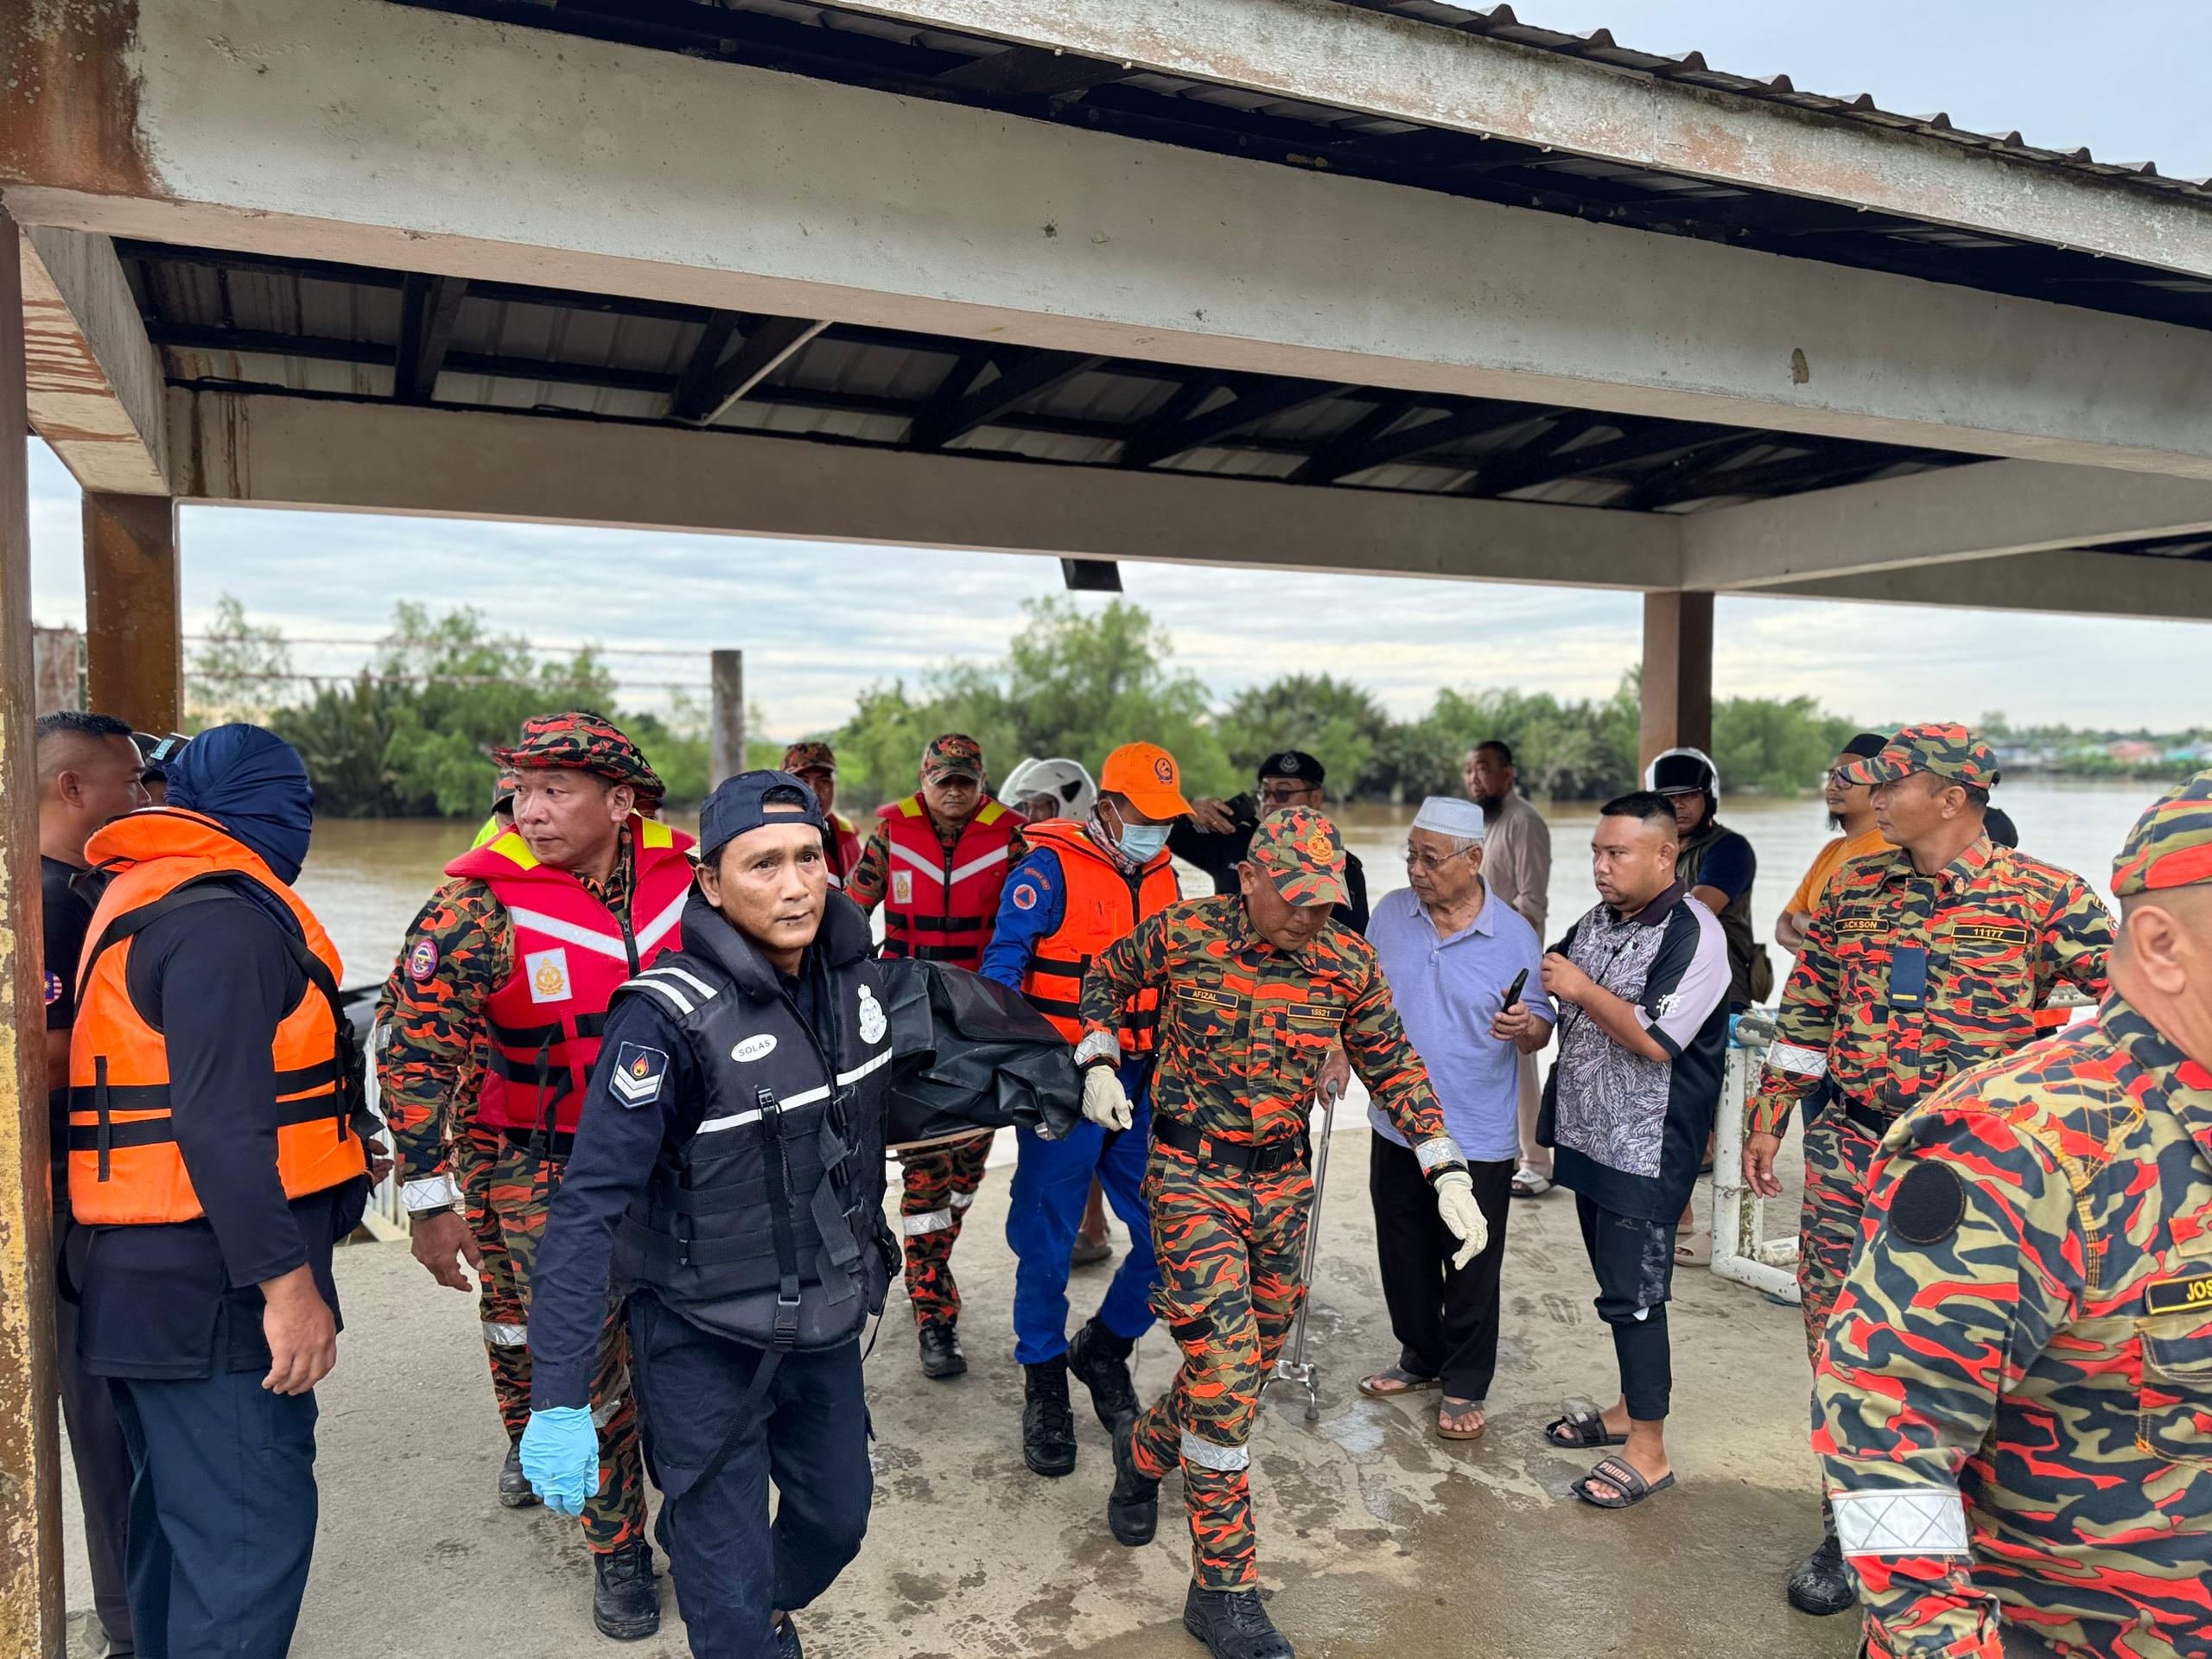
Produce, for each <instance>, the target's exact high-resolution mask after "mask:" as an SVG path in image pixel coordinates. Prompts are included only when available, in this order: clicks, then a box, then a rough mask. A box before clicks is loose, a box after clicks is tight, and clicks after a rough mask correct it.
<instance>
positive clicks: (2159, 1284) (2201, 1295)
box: [2143, 1273, 2212, 1313]
mask: <svg viewBox="0 0 2212 1659" xmlns="http://www.w3.org/2000/svg"><path fill="white" fill-rule="evenodd" d="M2200 1309H2202V1310H2206V1311H2212V1273H2192V1274H2189V1275H2187V1276H2186V1277H2184V1278H2180V1279H2154V1280H2152V1281H2151V1282H2150V1283H2149V1284H2147V1285H2145V1286H2144V1287H2143V1311H2144V1312H2145V1313H2196V1312H2197V1311H2199V1310H2200Z"/></svg>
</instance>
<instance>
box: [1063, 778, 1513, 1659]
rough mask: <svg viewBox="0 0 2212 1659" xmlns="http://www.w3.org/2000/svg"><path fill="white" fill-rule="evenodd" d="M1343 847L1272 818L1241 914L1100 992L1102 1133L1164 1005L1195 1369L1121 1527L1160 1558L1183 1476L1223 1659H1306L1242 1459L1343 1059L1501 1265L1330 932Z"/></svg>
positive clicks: (1177, 1222) (1346, 953) (1455, 1215)
mask: <svg viewBox="0 0 2212 1659" xmlns="http://www.w3.org/2000/svg"><path fill="white" fill-rule="evenodd" d="M1238 880H1239V883H1240V885H1241V887H1242V888H1243V891H1242V893H1240V894H1230V895H1225V896H1222V897H1217V898H1212V899H1191V900H1188V901H1186V902H1185V903H1182V904H1179V905H1174V906H1170V907H1169V908H1167V909H1166V910H1164V911H1161V912H1159V913H1157V914H1156V915H1154V916H1152V917H1150V918H1147V920H1146V921H1144V922H1142V923H1141V924H1140V925H1138V927H1137V928H1136V930H1135V931H1134V932H1131V933H1128V934H1124V935H1123V936H1122V938H1120V939H1118V940H1117V941H1116V942H1115V944H1113V945H1112V946H1111V947H1110V948H1109V950H1107V951H1106V954H1105V955H1103V957H1099V958H1098V960H1097V961H1096V962H1095V963H1092V964H1091V968H1090V973H1089V974H1088V975H1086V976H1084V984H1083V1023H1084V1037H1083V1040H1082V1041H1081V1042H1080V1043H1078V1044H1077V1047H1076V1058H1077V1063H1078V1064H1079V1065H1083V1066H1084V1116H1086V1117H1088V1118H1090V1121H1091V1122H1094V1123H1098V1124H1101V1125H1103V1126H1104V1127H1105V1128H1108V1129H1109V1130H1119V1129H1126V1128H1128V1127H1129V1124H1130V1122H1131V1113H1130V1107H1129V1101H1128V1095H1127V1094H1126V1093H1124V1092H1123V1090H1122V1084H1121V1082H1120V1079H1119V1078H1118V1077H1117V1076H1116V1066H1117V1065H1118V1064H1119V1062H1120V1058H1121V1046H1120V1042H1119V1039H1118V1038H1117V1037H1116V1034H1115V1033H1116V1031H1117V1030H1118V1028H1119V1027H1121V1025H1122V1021H1123V1020H1124V1019H1125V1017H1126V1014H1125V1011H1126V1010H1127V1009H1128V1007H1129V1006H1130V1004H1131V1002H1132V1001H1133V1000H1134V999H1135V998H1136V997H1137V996H1138V995H1140V994H1141V993H1143V992H1147V991H1150V992H1153V993H1154V994H1156V995H1158V997H1159V999H1160V1025H1159V1038H1158V1050H1157V1052H1158V1053H1159V1056H1160V1060H1159V1065H1158V1069H1157V1070H1156V1071H1154V1074H1153V1083H1152V1105H1153V1147H1152V1157H1151V1161H1150V1164H1149V1166H1148V1167H1147V1173H1146V1185H1147V1190H1148V1191H1149V1192H1151V1194H1152V1217H1151V1220H1152V1242H1153V1249H1154V1253H1155V1254H1156V1255H1157V1256H1158V1257H1159V1262H1160V1290H1159V1293H1158V1297H1157V1300H1155V1302H1154V1307H1155V1309H1156V1311H1157V1312H1158V1313H1159V1314H1160V1318H1161V1319H1163V1320H1165V1321H1166V1324H1167V1326H1168V1329H1169V1331H1170V1332H1172V1333H1173V1336H1174V1338H1175V1341H1176V1343H1177V1344H1178V1345H1179V1347H1180V1348H1181V1349H1182V1351H1183V1363H1182V1365H1181V1368H1180V1369H1179V1370H1177V1372H1176V1374H1175V1381H1174V1383H1173V1386H1172V1387H1171V1388H1170V1389H1168V1391H1167V1392H1166V1394H1165V1395H1161V1396H1160V1399H1159V1400H1158V1401H1156V1402H1154V1404H1153V1406H1152V1408H1151V1409H1150V1410H1148V1411H1147V1412H1145V1413H1144V1414H1141V1416H1140V1417H1138V1418H1137V1420H1136V1421H1135V1423H1124V1424H1122V1426H1120V1427H1117V1428H1116V1430H1115V1433H1114V1468H1115V1481H1114V1494H1113V1497H1112V1498H1111V1500H1110V1501H1109V1503H1108V1506H1107V1519H1108V1522H1109V1524H1110V1525H1111V1527H1112V1529H1113V1532H1114V1536H1115V1537H1116V1538H1117V1539H1118V1540H1120V1541H1122V1543H1124V1544H1131V1545H1135V1544H1143V1543H1147V1542H1149V1541H1151V1538H1152V1535H1153V1531H1154V1527H1155V1526H1156V1525H1157V1523H1158V1516H1159V1491H1160V1479H1161V1478H1162V1477H1163V1476H1165V1475H1166V1473H1167V1471H1169V1470H1170V1469H1172V1468H1174V1467H1176V1466H1177V1465H1180V1466H1181V1469H1182V1471H1183V1489H1184V1501H1185V1506H1186V1508H1187V1509H1188V1510H1189V1513H1190V1522H1191V1544H1192V1551H1191V1555H1192V1562H1191V1567H1192V1585H1191V1589H1190V1594H1189V1597H1188V1598H1187V1599H1186V1600H1185V1603H1184V1605H1183V1623H1184V1625H1185V1628H1186V1629H1188V1630H1190V1632H1191V1633H1192V1635H1193V1636H1196V1637H1198V1638H1199V1639H1200V1640H1201V1641H1203V1642H1205V1643H1206V1645H1207V1646H1208V1647H1209V1648H1210V1649H1211V1650H1212V1652H1213V1654H1214V1655H1215V1659H1290V1656H1291V1647H1290V1643H1288V1642H1287V1641H1285V1640H1284V1639H1283V1637H1282V1636H1281V1634H1280V1633H1279V1632H1278V1631H1277V1630H1275V1627H1274V1623H1273V1621H1271V1620H1270V1619H1269V1618H1268V1615H1267V1611H1266V1610H1265V1609H1264V1608H1262V1606H1261V1605H1260V1597H1259V1592H1258V1588H1257V1586H1258V1583H1259V1568H1258V1565H1257V1560H1256V1556H1257V1546H1256V1540H1255V1535H1254V1532H1253V1526H1252V1493H1251V1484H1250V1479H1249V1475H1248V1474H1247V1467H1248V1465H1249V1460H1250V1454H1249V1451H1248V1450H1247V1447H1246V1442H1247V1441H1248V1440H1249V1439H1250V1436H1251V1432H1252V1414H1253V1410H1254V1408H1255V1406H1256V1405H1257V1403H1258V1401H1259V1395H1260V1385H1261V1383H1262V1379H1264V1378H1265V1377H1266V1376H1267V1375H1268V1370H1269V1369H1270V1368H1271V1367H1273V1365H1274V1362H1275V1356H1276V1354H1277V1353H1278V1352H1279V1351H1281V1347H1282V1342H1283V1338H1284V1335H1285V1334H1286V1333H1287V1332H1288V1331H1289V1329H1290V1325H1291V1321H1292V1320H1293V1319H1294V1318H1295V1316H1296V1314H1297V1312H1298V1306H1299V1303H1300V1301H1301V1300H1303V1299H1304V1297H1305V1294H1306V1286H1305V1285H1304V1284H1302V1283H1301V1282H1300V1266H1301V1264H1302V1262H1303V1260H1304V1255H1305V1249H1306V1228H1307V1226H1308V1225H1309V1224H1310V1216H1309V1211H1310V1210H1311V1208H1312V1200H1313V1176H1312V1173H1310V1171H1309V1169H1308V1167H1307V1164H1306V1155H1307V1154H1306V1146H1307V1141H1306V1108H1307V1106H1308V1104H1309V1103H1311V1102H1312V1100H1313V1095H1314V1091H1315V1089H1316V1088H1317V1086H1318V1084H1319V1077H1320V1073H1321V1067H1322V1064H1323V1062H1324V1061H1325V1059H1326V1058H1328V1055H1329V1052H1330V1051H1331V1050H1332V1048H1334V1047H1336V1046H1338V1045H1339V1044H1341V1045H1342V1046H1343V1047H1344V1052H1346V1054H1347V1055H1349V1056H1350V1058H1351V1064H1352V1066H1353V1068H1354V1069H1355V1070H1357V1071H1358V1073H1359V1075H1360V1077H1362V1078H1363V1080H1364V1081H1365V1083H1366V1084H1367V1086H1368V1088H1369V1090H1370V1091H1372V1093H1373V1095H1374V1097H1375V1103H1376V1106H1377V1107H1379V1108H1380V1109H1382V1111H1383V1113H1384V1114H1385V1115H1386V1116H1388V1117H1389V1120H1390V1122H1391V1124H1392V1126H1393V1127H1394V1128H1396V1129H1397V1130H1398V1132H1399V1133H1400V1134H1401V1135H1403V1136H1404V1137H1405V1138H1406V1141H1407V1143H1408V1145H1410V1146H1411V1147H1413V1149H1414V1155H1415V1156H1416V1158H1417V1159H1418V1160H1420V1164H1421V1169H1422V1171H1423V1173H1426V1174H1427V1177H1428V1179H1429V1183H1430V1185H1431V1186H1432V1187H1433V1189H1434V1191H1435V1193H1436V1202H1437V1211H1438V1213H1439V1214H1440V1216H1441V1217H1443V1220H1444V1223H1445V1224H1446V1226H1447V1227H1448V1228H1450V1229H1451V1230H1452V1235H1453V1236H1455V1237H1456V1238H1459V1240H1461V1241H1462V1243H1461V1245H1460V1250H1459V1255H1458V1256H1457V1257H1455V1258H1454V1265H1456V1266H1459V1267H1465V1265H1466V1264H1467V1262H1468V1261H1469V1260H1470V1259H1471V1258H1472V1257H1473V1255H1475V1254H1476V1253H1477V1252H1478V1251H1479V1250H1480V1249H1482V1247H1483V1243H1484V1224H1483V1219H1482V1213H1481V1211H1479V1210H1478V1209H1477V1207H1476V1205H1475V1198H1474V1187H1473V1183H1472V1180H1471V1178H1470V1177H1469V1175H1468V1173H1467V1166H1466V1162H1465V1160H1464V1159H1463V1158H1462V1157H1461V1156H1460V1154H1459V1147H1457V1146H1456V1145H1454V1144H1453V1143H1452V1137H1451V1136H1450V1135H1446V1133H1445V1131H1444V1115H1443V1113H1442V1111H1441V1110H1440V1109H1439V1107H1438V1106H1437V1103H1436V1096H1435V1094H1434V1093H1433V1091H1432V1090H1431V1089H1430V1087H1429V1082H1428V1074H1427V1071H1425V1070H1424V1069H1423V1068H1422V1066H1421V1059H1420V1057H1419V1056H1417V1055H1416V1054H1415V1053H1414V1051H1413V1047H1412V1046H1411V1045H1410V1044H1409V1043H1408V1042H1407V1040H1406V1033H1405V1030H1404V1027H1402V1026H1401V1025H1400V1024H1399V1022H1398V1014H1397V1010H1396V1009H1395V1007H1392V1006H1391V1002H1390V993H1389V987H1388V985H1387V984H1386V983H1385V982H1384V981H1383V973H1382V969H1381V968H1380V967H1379V966H1377V964H1376V959H1375V948H1374V946H1372V945H1370V944H1368V943H1367V941H1366V940H1365V939H1363V938H1361V937H1360V936H1359V935H1358V934H1357V933H1354V932H1353V931H1351V929H1349V928H1347V927H1344V925H1341V924H1340V923H1338V922H1334V921H1332V920H1331V919H1330V914H1329V912H1330V910H1331V907H1332V906H1336V905H1339V904H1342V903H1343V902H1344V897H1345V888H1344V840H1343V838H1342V837H1341V836H1339V835H1338V833H1337V829H1336V826H1335V825H1334V824H1332V823H1330V822H1329V820H1328V819H1326V818H1325V817H1322V816H1321V815H1320V814H1319V812H1317V811H1315V810H1313V809H1312V808H1310V807H1292V808H1290V809H1288V810H1285V811H1281V812H1277V813H1274V814H1272V815H1271V816H1269V817H1267V818H1265V819H1263V820H1262V822H1261V823H1260V825H1259V826H1258V828H1257V829H1255V830H1254V832H1253V835H1252V844H1251V849H1250V852H1249V855H1248V856H1247V857H1246V859H1245V861H1244V862H1243V865H1242V866H1240V867H1239V869H1238Z"/></svg>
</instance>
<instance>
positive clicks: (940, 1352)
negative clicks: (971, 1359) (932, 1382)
mask: <svg viewBox="0 0 2212 1659" xmlns="http://www.w3.org/2000/svg"><path fill="white" fill-rule="evenodd" d="M920 1342H921V1347H922V1375H923V1376H933V1377H935V1378H937V1379H938V1381H939V1382H943V1381H944V1379H945V1378H946V1377H948V1376H966V1375H967V1372H968V1356H967V1355H965V1354H963V1353H962V1352H961V1351H960V1333H959V1332H957V1330H955V1329H954V1328H953V1327H952V1326H951V1325H949V1324H946V1323H943V1322H938V1323H935V1324H931V1325H924V1326H923V1327H922V1329H921V1336H920Z"/></svg>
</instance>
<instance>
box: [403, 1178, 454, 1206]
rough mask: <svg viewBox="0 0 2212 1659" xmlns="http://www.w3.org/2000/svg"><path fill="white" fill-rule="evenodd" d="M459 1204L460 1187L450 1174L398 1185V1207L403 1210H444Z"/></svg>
mask: <svg viewBox="0 0 2212 1659" xmlns="http://www.w3.org/2000/svg"><path fill="white" fill-rule="evenodd" d="M460 1202H461V1185H460V1183H459V1182H457V1181H455V1180H454V1178H453V1177H452V1175H451V1174H443V1175H432V1176H429V1177H426V1178H425V1179H422V1180H419V1181H403V1182H401V1183H400V1187H399V1207H400V1208H401V1209H403V1210H444V1209H449V1208H451V1207H452V1206H453V1205H456V1204H459V1203H460Z"/></svg>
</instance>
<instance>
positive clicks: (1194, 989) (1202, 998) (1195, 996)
mask: <svg viewBox="0 0 2212 1659" xmlns="http://www.w3.org/2000/svg"><path fill="white" fill-rule="evenodd" d="M1175 1000H1176V1001H1179V1002H1196V1003H1198V1004H1200V1005H1201V1006H1203V1007H1209V1008H1233V1007H1236V1004H1237V999H1236V997H1234V996H1231V995H1230V994H1229V993H1228V992H1227V991H1209V990H1207V989H1205V988H1203V987H1202V986H1198V985H1178V986H1177V987H1176V988H1175Z"/></svg>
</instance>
